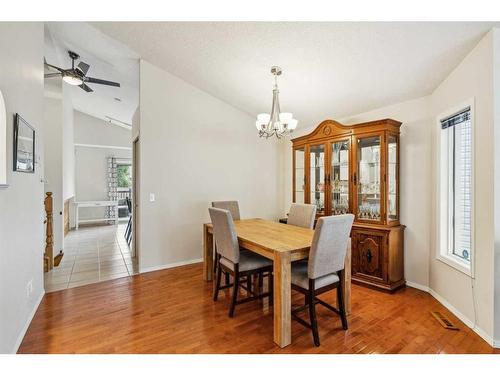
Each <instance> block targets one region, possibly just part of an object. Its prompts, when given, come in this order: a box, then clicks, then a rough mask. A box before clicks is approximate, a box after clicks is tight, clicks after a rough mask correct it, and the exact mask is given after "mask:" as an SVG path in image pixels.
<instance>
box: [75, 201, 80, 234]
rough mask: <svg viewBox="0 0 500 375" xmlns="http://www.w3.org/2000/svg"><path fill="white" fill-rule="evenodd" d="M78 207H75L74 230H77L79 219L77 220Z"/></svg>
mask: <svg viewBox="0 0 500 375" xmlns="http://www.w3.org/2000/svg"><path fill="white" fill-rule="evenodd" d="M78 209H79V207H78V205H76V206H75V228H76V229H78V220H79V219H80V218H79V215H78Z"/></svg>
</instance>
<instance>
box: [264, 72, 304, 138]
mask: <svg viewBox="0 0 500 375" xmlns="http://www.w3.org/2000/svg"><path fill="white" fill-rule="evenodd" d="M282 72H283V71H282V70H281V68H280V67H279V66H273V67H272V68H271V74H272V75H274V88H273V105H272V107H271V114H268V113H261V114H259V115H257V121H256V122H255V126H256V128H257V130H258V131H259V136H260V137H264V138H266V139H267V138H270V137H272V136H273V135H275V136H276V138H278V139H279V138H282V137H283V136H286V135H289V134H290V133H292V132H293V131H294V130H295V129H296V128H297V125H298V121H297V120H296V119H294V118H293V115H292V114H291V113H289V112H281V111H280V101H279V93H280V92H279V89H278V76H279V75H281V73H282Z"/></svg>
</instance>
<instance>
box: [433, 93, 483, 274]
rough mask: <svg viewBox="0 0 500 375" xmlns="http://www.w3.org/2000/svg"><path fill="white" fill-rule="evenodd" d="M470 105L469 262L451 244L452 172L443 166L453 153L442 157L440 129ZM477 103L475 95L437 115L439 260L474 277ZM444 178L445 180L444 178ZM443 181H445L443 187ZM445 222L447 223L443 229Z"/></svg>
mask: <svg viewBox="0 0 500 375" xmlns="http://www.w3.org/2000/svg"><path fill="white" fill-rule="evenodd" d="M467 107H469V108H470V122H471V188H470V192H471V234H470V236H471V249H470V261H469V262H467V261H465V260H463V259H462V258H461V257H459V256H457V255H455V254H453V247H450V246H449V240H448V239H449V236H450V233H452V225H453V223H452V218H451V217H450V215H449V204H450V201H451V197H450V194H449V188H448V181H449V174H448V173H447V174H446V176H443V165H445V167H446V170H447V169H448V163H449V157H450V152H447V154H448V155H446V159H445V160H443V159H444V158H443V154H444V152H445V151H448V150H443V149H442V142H443V138H444V137H443V131H442V129H441V121H442V120H444V119H446V118H449V117H452V116H454V115H456V114H458V113H460V112H463V111H464V110H465V109H466V108H467ZM475 129H476V126H475V106H474V98H470V99H468V100H466V101H464V102H463V103H461V104H459V105H457V106H454V107H453V108H450V109H448V110H447V111H445V112H443V113H441V114H440V115H438V116H437V118H436V132H437V137H436V150H437V152H436V165H437V173H436V180H437V181H436V182H437V184H436V192H437V194H436V200H437V201H436V211H437V217H436V220H437V229H438V230H437V233H436V237H437V241H436V259H437V260H439V261H441V262H443V263H445V264H447V265H449V266H451V267H453V268H455V269H457V270H458V271H460V272H462V273H464V274H466V275H468V276H470V277H472V278H473V277H474V260H475V250H476V231H475V222H476V220H475V218H476V211H475V207H476V202H475V181H476V179H475V169H476V163H475V159H476V158H475V138H476V137H475ZM443 180H445V181H443ZM443 184H445V185H444V186H443ZM443 223H445V224H444V225H445V226H446V227H445V228H443ZM443 232H446V233H447V235H446V236H444V238H443V236H442V233H443Z"/></svg>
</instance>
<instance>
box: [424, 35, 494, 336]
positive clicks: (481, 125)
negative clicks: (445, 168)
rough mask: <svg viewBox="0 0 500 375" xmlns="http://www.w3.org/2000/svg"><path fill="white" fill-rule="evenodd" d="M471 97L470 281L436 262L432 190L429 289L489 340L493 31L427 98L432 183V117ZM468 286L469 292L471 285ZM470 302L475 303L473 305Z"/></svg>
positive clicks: (490, 312)
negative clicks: (472, 235)
mask: <svg viewBox="0 0 500 375" xmlns="http://www.w3.org/2000/svg"><path fill="white" fill-rule="evenodd" d="M470 98H474V101H475V113H474V115H475V121H474V123H473V132H474V135H473V136H474V137H475V141H474V145H475V151H474V156H475V161H474V173H475V177H474V193H473V194H474V204H475V219H474V226H475V232H476V233H475V240H474V242H473V257H474V260H475V280H472V279H471V277H469V276H467V275H466V274H464V273H462V272H460V271H458V270H456V269H455V268H453V267H450V266H449V265H447V264H445V263H443V262H441V261H439V260H437V259H436V252H437V251H438V243H439V242H438V232H437V229H438V227H437V223H438V221H437V217H436V215H437V212H436V208H437V205H438V199H439V198H438V194H437V190H436V189H433V193H434V194H433V209H432V212H433V214H432V216H431V217H432V224H431V254H430V287H431V289H432V290H434V291H435V292H436V293H437V294H438V295H439V296H441V297H442V298H443V299H444V300H446V301H447V302H448V303H449V304H450V305H452V306H453V307H454V308H455V309H456V310H458V311H459V312H460V313H461V314H462V315H463V316H464V317H465V318H466V319H468V320H469V321H470V322H472V323H474V324H475V325H476V326H477V327H478V329H477V331H478V332H479V333H481V334H482V335H483V336H485V335H484V334H486V335H487V336H489V337H490V338H492V337H493V285H494V280H493V265H494V224H493V213H494V207H493V201H494V200H493V160H494V157H493V156H494V154H493V150H494V149H493V121H494V119H493V33H492V32H490V33H488V34H487V35H486V36H485V37H484V38H483V39H482V40H481V41H480V42H479V44H478V45H477V46H476V47H475V48H474V49H473V50H472V51H471V52H470V53H469V54H468V55H467V56H466V58H465V59H464V60H463V61H462V62H461V63H460V65H459V66H458V67H457V68H456V69H455V70H454V71H453V72H452V73H451V74H450V75H449V76H448V77H447V78H446V79H445V80H444V81H443V82H442V83H441V85H439V87H438V88H437V89H436V90H435V91H434V92H433V94H432V95H431V113H432V118H433V122H432V127H431V128H432V134H433V140H434V142H433V145H432V146H433V152H432V154H433V155H432V157H433V163H432V167H433V168H432V170H433V178H432V186H433V187H435V186H436V185H437V179H436V176H437V163H438V162H437V159H436V158H437V150H438V146H437V143H436V140H437V129H438V126H437V125H436V121H437V116H439V115H440V114H442V113H444V112H446V111H448V110H450V109H452V108H454V107H456V106H457V105H460V104H461V103H463V102H464V101H466V100H468V99H470ZM473 284H474V288H473V287H472V285H473ZM474 299H475V301H474Z"/></svg>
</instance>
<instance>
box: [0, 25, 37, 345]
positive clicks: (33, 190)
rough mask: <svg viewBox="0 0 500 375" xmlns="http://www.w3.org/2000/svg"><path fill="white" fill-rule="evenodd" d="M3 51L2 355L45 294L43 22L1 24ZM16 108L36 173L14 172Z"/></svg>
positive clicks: (0, 83) (0, 63) (19, 337)
mask: <svg viewBox="0 0 500 375" xmlns="http://www.w3.org/2000/svg"><path fill="white" fill-rule="evenodd" d="M0 51H1V52H0V89H1V90H2V93H3V96H4V99H5V104H6V107H7V169H8V175H7V179H8V181H7V182H8V184H9V187H8V188H5V189H0V208H1V213H0V254H1V261H0V353H10V352H15V351H16V350H17V347H18V345H19V344H20V342H21V340H22V337H23V335H24V332H25V330H26V329H27V327H28V324H29V322H30V320H31V317H32V315H33V314H34V312H35V310H36V307H37V306H38V303H39V301H40V300H41V298H42V296H43V250H44V226H43V219H44V210H43V197H44V187H43V183H41V181H40V179H41V177H43V163H41V161H43V126H42V125H43V24H42V23H8V22H2V23H0ZM16 112H18V113H20V114H21V115H22V116H23V118H24V119H26V121H28V122H29V123H30V124H31V125H32V126H34V127H35V129H36V153H37V154H38V156H39V157H37V159H38V160H39V162H38V164H37V165H36V173H35V174H27V173H18V172H12V138H13V133H12V132H13V116H14V114H15V113H16ZM0 147H3V145H0ZM30 281H32V283H33V292H32V293H31V295H30V296H29V297H28V296H27V284H28V282H30Z"/></svg>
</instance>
